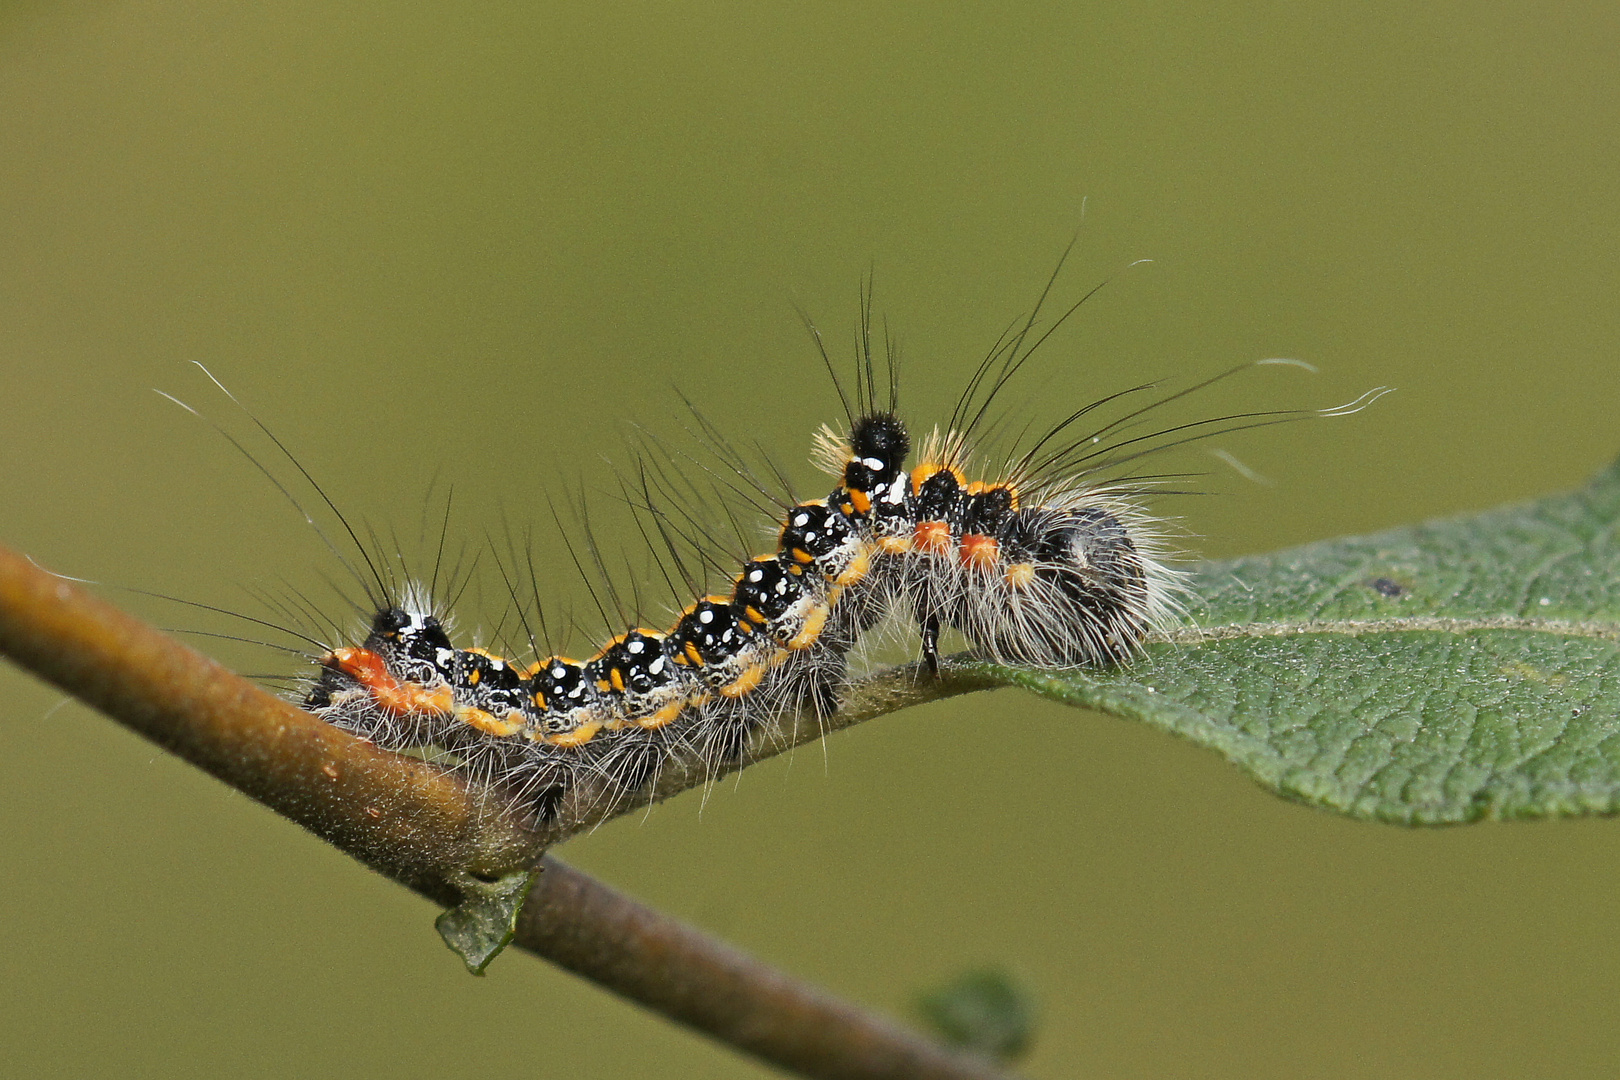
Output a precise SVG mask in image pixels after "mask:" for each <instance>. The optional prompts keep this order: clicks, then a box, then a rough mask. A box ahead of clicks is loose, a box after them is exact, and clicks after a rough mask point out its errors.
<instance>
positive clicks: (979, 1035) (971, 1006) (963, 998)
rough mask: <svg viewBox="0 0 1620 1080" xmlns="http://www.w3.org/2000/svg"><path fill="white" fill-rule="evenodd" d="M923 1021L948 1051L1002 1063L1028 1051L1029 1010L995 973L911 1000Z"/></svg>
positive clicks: (1026, 1000)
mask: <svg viewBox="0 0 1620 1080" xmlns="http://www.w3.org/2000/svg"><path fill="white" fill-rule="evenodd" d="M917 1008H918V1010H919V1011H920V1012H921V1013H922V1015H923V1019H925V1020H927V1021H928V1024H929V1026H930V1027H932V1028H933V1029H934V1030H935V1032H936V1033H937V1034H938V1035H939V1036H940V1038H941V1040H943V1041H944V1042H946V1043H949V1044H950V1045H951V1046H956V1047H960V1048H961V1049H963V1050H967V1051H969V1052H971V1053H975V1054H978V1055H980V1056H982V1057H987V1058H989V1059H990V1060H992V1061H999V1062H1008V1061H1013V1060H1015V1059H1017V1058H1018V1057H1020V1056H1022V1055H1023V1054H1024V1053H1025V1052H1026V1051H1028V1050H1029V1044H1030V1041H1031V1040H1032V1038H1033V1037H1034V1033H1035V1006H1034V1002H1033V1001H1032V1000H1031V998H1030V996H1029V994H1028V992H1027V991H1025V990H1024V988H1023V987H1022V986H1020V985H1019V984H1018V983H1017V982H1016V981H1015V980H1013V979H1012V977H1011V976H1009V975H1007V974H1006V973H1005V972H1001V971H972V972H968V973H966V974H964V975H961V976H959V977H958V978H956V979H953V980H952V981H951V982H949V983H946V984H945V985H944V986H941V987H938V988H937V989H934V990H930V991H929V992H927V993H926V994H923V995H921V996H920V997H919V998H918V999H917Z"/></svg>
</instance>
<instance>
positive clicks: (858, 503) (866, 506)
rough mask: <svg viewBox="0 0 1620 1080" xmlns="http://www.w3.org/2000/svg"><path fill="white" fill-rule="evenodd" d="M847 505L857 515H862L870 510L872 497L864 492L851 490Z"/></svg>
mask: <svg viewBox="0 0 1620 1080" xmlns="http://www.w3.org/2000/svg"><path fill="white" fill-rule="evenodd" d="M849 504H850V505H851V506H853V507H854V508H855V512H856V513H857V514H864V513H866V512H867V511H868V510H870V509H872V497H871V496H870V495H868V494H867V493H866V492H864V491H859V490H851V491H850V493H849Z"/></svg>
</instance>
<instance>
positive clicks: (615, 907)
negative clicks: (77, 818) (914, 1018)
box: [0, 548, 1004, 1080]
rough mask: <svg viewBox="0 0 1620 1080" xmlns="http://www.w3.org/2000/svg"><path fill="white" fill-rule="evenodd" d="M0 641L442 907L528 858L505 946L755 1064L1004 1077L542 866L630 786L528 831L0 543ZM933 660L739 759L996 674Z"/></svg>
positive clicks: (988, 1079) (665, 792)
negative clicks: (931, 668) (528, 876)
mask: <svg viewBox="0 0 1620 1080" xmlns="http://www.w3.org/2000/svg"><path fill="white" fill-rule="evenodd" d="M0 653H4V654H5V655H7V656H9V657H11V658H12V659H13V660H15V661H16V662H17V663H18V664H20V665H21V666H23V667H24V668H27V669H28V670H30V671H32V672H34V673H35V674H37V675H39V676H40V677H42V678H44V679H46V680H48V681H50V682H52V683H54V684H56V685H57V686H59V687H61V688H62V689H64V690H66V691H68V692H69V693H71V694H73V695H75V696H76V697H78V698H80V699H82V700H83V701H85V702H87V703H88V704H90V705H92V706H94V707H95V708H97V709H99V710H101V711H102V712H104V713H106V714H107V715H108V716H111V717H112V718H113V719H115V720H118V721H120V722H121V723H123V724H126V725H127V726H129V727H131V728H133V729H134V730H135V731H137V732H139V733H140V734H142V735H144V736H146V737H147V738H148V739H151V740H152V741H153V742H155V743H157V744H158V745H160V746H163V747H165V748H166V749H168V750H170V751H172V752H174V753H175V754H177V755H179V756H180V757H182V758H184V759H185V760H187V761H189V762H191V763H192V764H194V765H196V766H198V767H199V768H202V769H204V770H206V771H207V772H209V773H212V774H213V775H214V776H217V777H218V778H220V779H221V780H224V781H225V782H226V783H228V784H230V785H232V786H233V787H236V788H239V789H240V790H242V791H244V792H246V793H247V794H248V795H251V796H252V797H253V798H255V799H257V800H258V801H260V802H262V803H264V804H265V805H266V806H269V807H270V808H271V809H273V810H276V811H277V812H279V813H281V814H283V815H284V816H286V817H289V818H291V819H292V820H293V821H296V822H297V823H298V824H300V825H302V826H304V827H305V828H307V829H309V830H310V831H311V832H314V833H315V834H316V835H318V836H321V837H323V838H324V839H326V840H329V841H330V842H332V843H333V844H335V845H336V846H338V847H340V848H342V849H343V850H344V851H347V852H348V853H349V854H351V855H353V856H354V857H355V858H357V859H360V860H361V861H362V862H364V863H366V864H367V865H369V866H371V867H373V868H374V869H376V870H378V871H380V872H382V873H384V874H386V875H387V876H389V877H392V878H394V879H395V880H397V881H399V882H401V883H402V884H405V885H409V886H410V887H411V888H413V889H415V890H416V891H417V892H419V893H421V894H422V895H424V896H426V897H427V898H429V899H430V900H433V901H434V902H435V903H438V904H440V905H443V906H446V907H449V906H453V905H455V904H457V903H459V902H460V901H461V900H462V898H463V893H464V886H465V884H466V882H467V881H468V880H469V876H471V878H473V879H482V880H493V879H497V878H500V877H503V876H505V875H507V874H510V873H513V872H518V871H522V870H526V869H528V868H530V867H533V866H535V865H537V863H538V864H539V865H541V866H542V867H543V871H544V872H543V873H541V874H540V876H539V881H538V883H537V884H536V885H535V887H534V891H533V892H532V893H531V894H530V896H529V899H528V902H527V903H526V904H525V905H524V908H523V910H522V913H521V914H520V915H519V918H518V926H517V936H516V938H515V939H514V944H516V945H518V946H519V947H521V948H523V949H526V950H528V951H530V952H533V953H535V954H536V955H538V956H541V957H544V958H546V959H548V960H551V961H553V962H555V963H557V964H559V965H561V966H563V967H566V968H568V969H569V970H571V971H574V972H576V973H578V974H580V975H583V976H585V977H586V978H588V979H591V980H593V981H595V982H597V983H599V984H601V985H602V986H604V987H606V988H608V989H610V990H612V991H614V992H616V993H619V994H622V995H623V996H625V997H628V998H630V999H631V1000H634V1001H637V1002H640V1003H642V1004H644V1005H646V1006H647V1007H649V1008H651V1009H654V1010H656V1011H658V1012H660V1013H662V1014H663V1015H665V1016H668V1017H670V1018H671V1019H674V1020H676V1021H678V1022H680V1023H683V1024H686V1025H688V1026H690V1027H693V1028H696V1029H697V1030H699V1031H702V1032H705V1033H707V1034H709V1035H711V1036H713V1037H714V1038H716V1039H719V1040H721V1041H723V1042H725V1043H727V1044H729V1045H731V1046H734V1047H736V1048H738V1049H740V1050H743V1051H746V1052H748V1053H751V1054H754V1055H755V1056H757V1057H759V1058H761V1059H763V1060H765V1061H767V1062H770V1063H772V1064H775V1065H777V1066H780V1067H783V1068H787V1069H791V1070H794V1071H797V1072H799V1073H801V1074H802V1075H805V1076H812V1077H823V1078H827V1080H834V1078H837V1080H856V1078H861V1080H865V1078H872V1080H876V1078H886V1080H902V1078H927V1080H932V1078H940V1080H994V1078H996V1077H999V1076H1003V1075H1004V1074H1002V1073H1000V1072H998V1071H996V1070H995V1069H994V1068H992V1067H991V1066H990V1065H988V1064H987V1063H984V1062H982V1061H979V1060H977V1059H971V1058H964V1057H960V1056H957V1055H955V1054H952V1053H950V1052H948V1051H946V1050H944V1049H942V1048H941V1047H939V1046H936V1045H935V1044H933V1043H931V1042H929V1041H927V1040H925V1039H923V1038H921V1037H919V1036H917V1035H914V1034H912V1033H910V1032H907V1031H905V1030H903V1029H901V1028H899V1027H896V1026H894V1025H892V1024H890V1023H888V1022H887V1021H884V1020H882V1019H879V1018H877V1017H874V1016H871V1015H868V1014H866V1013H863V1012H862V1011H860V1010H858V1009H856V1008H855V1007H853V1006H851V1005H848V1004H845V1003H843V1002H840V1001H838V1000H837V999H835V998H832V997H830V996H828V995H826V994H824V993H822V992H821V991H820V990H817V989H815V988H814V987H811V986H808V985H806V984H804V983H801V982H799V981H797V980H795V979H793V978H791V977H789V976H788V975H786V974H783V973H781V972H778V971H776V970H774V969H772V968H769V967H767V966H765V965H763V964H761V963H759V962H758V961H756V960H753V959H752V958H750V957H748V956H745V955H744V954H742V953H740V952H738V951H736V950H734V949H732V948H731V947H730V946H727V945H725V944H723V943H721V942H718V941H716V940H714V939H712V938H710V937H708V936H706V935H704V934H702V933H700V932H699V931H697V930H695V929H693V928H691V927H688V926H685V925H683V924H681V923H679V922H676V921H675V920H672V919H669V918H666V917H664V916H663V915H660V914H658V913H657V912H654V911H651V910H649V909H647V908H645V907H643V906H641V905H640V904H637V903H636V902H635V901H633V900H631V899H629V898H628V897H625V896H623V895H621V894H619V893H617V892H615V891H614V890H612V889H609V888H608V887H607V886H605V885H603V884H601V883H599V882H597V881H595V880H593V879H592V878H590V877H588V876H587V875H585V874H581V873H580V872H578V871H577V870H573V869H570V868H568V867H566V866H564V865H563V864H561V863H558V862H556V861H555V860H552V859H550V858H545V859H544V860H543V861H542V859H541V857H542V852H543V850H544V848H545V847H546V845H547V844H548V843H550V842H554V841H555V840H557V839H561V838H562V836H564V835H567V834H568V833H569V832H572V831H577V830H578V829H579V828H583V827H586V826H587V825H589V824H594V823H595V822H596V821H600V820H603V819H604V818H606V817H608V816H611V813H617V812H624V811H626V810H628V809H631V808H632V805H624V804H626V803H630V802H631V800H624V799H620V800H609V802H615V803H617V804H618V805H614V806H613V807H612V810H611V812H609V810H608V809H607V808H606V806H604V805H602V804H603V803H604V799H603V798H602V797H601V795H602V793H600V792H599V793H597V795H596V796H595V797H594V801H593V799H592V797H591V796H590V795H589V793H582V794H581V795H580V797H579V800H578V801H576V804H575V810H574V813H573V817H572V819H571V820H572V825H571V827H570V828H568V829H566V830H564V829H560V828H554V829H549V830H547V831H546V832H544V833H540V832H536V831H534V830H533V829H532V828H530V827H529V826H528V825H527V824H526V823H525V822H524V820H523V818H522V816H521V815H520V814H517V813H514V812H513V811H512V810H511V809H510V808H509V807H507V806H506V805H504V804H503V803H502V802H501V801H500V800H498V799H493V798H490V797H489V794H488V793H487V792H481V791H475V790H472V789H470V788H469V787H468V786H467V785H466V784H464V783H463V782H462V781H461V780H460V778H458V777H457V776H455V775H454V774H451V773H447V772H445V771H443V770H441V769H439V768H437V767H435V766H432V765H428V764H425V763H423V762H420V761H417V760H415V759H412V758H408V757H404V756H401V755H398V754H391V753H388V752H385V751H382V750H379V749H377V748H376V747H375V746H372V745H371V744H369V743H366V742H363V741H361V740H359V739H356V738H354V737H353V736H350V735H348V734H347V733H345V732H342V731H339V730H338V729H336V728H334V727H332V726H330V725H329V724H326V723H325V722H323V721H322V720H320V719H319V718H317V717H315V716H311V715H310V714H308V713H306V712H304V711H302V710H301V709H297V708H295V707H294V706H292V705H291V704H289V703H287V702H285V701H282V700H281V699H280V698H276V697H273V696H271V695H270V694H267V693H265V692H264V691H263V690H261V689H259V688H258V687H257V686H254V685H253V684H252V683H250V682H248V681H247V680H245V679H242V678H240V677H239V676H237V675H235V674H233V673H231V672H230V671H228V670H226V669H225V668H223V667H221V666H220V665H219V664H217V663H215V662H214V661H212V660H210V659H208V658H207V657H205V656H202V655H201V654H200V653H197V652H195V651H193V650H192V649H190V648H189V647H187V646H185V645H183V644H181V643H180V642H178V641H176V640H174V639H173V638H170V637H168V636H167V635H166V634H163V633H161V632H159V631H158V630H156V629H154V628H152V627H150V626H148V625H146V624H145V623H142V622H140V621H139V620H137V619H135V618H133V617H131V616H129V615H126V614H124V613H123V612H121V611H119V610H118V609H117V608H114V607H112V606H111V605H109V604H107V603H106V602H104V601H102V600H100V599H98V598H96V597H94V596H91V595H90V594H88V593H86V592H84V591H83V590H81V589H79V588H78V587H76V586H75V585H73V584H71V583H70V582H68V581H66V580H64V579H62V578H60V577H57V576H55V575H52V574H49V573H47V572H45V571H43V570H41V569H40V568H39V567H37V566H35V565H34V564H33V563H32V562H30V561H29V560H27V559H26V558H24V557H22V556H20V555H18V554H16V553H14V552H11V551H9V550H7V549H4V548H0ZM942 670H946V671H948V677H947V678H945V679H942V680H940V681H938V682H935V681H933V680H922V681H919V680H918V679H917V677H916V673H915V672H910V671H907V670H906V669H901V670H900V671H897V672H889V673H885V674H883V675H880V676H877V677H875V678H873V679H870V680H867V681H866V682H864V683H862V684H860V685H859V686H858V687H857V689H856V690H855V692H854V693H853V695H852V696H851V698H850V700H849V702H848V704H847V706H846V708H845V709H844V710H841V711H840V713H839V714H838V715H837V716H835V717H832V718H827V719H824V720H822V721H820V722H818V721H816V720H814V719H805V718H792V719H790V720H788V721H784V723H783V724H782V725H781V726H780V727H779V728H778V730H776V731H773V732H769V733H766V734H765V735H764V736H762V738H761V739H760V740H759V741H758V742H757V743H756V745H755V746H753V747H751V748H750V750H749V752H748V755H747V758H746V761H747V762H752V761H757V760H760V759H762V758H765V757H769V756H771V755H772V754H774V753H780V752H781V751H783V750H785V749H788V748H789V747H790V746H795V745H798V744H799V743H802V742H805V741H809V740H810V739H813V738H816V737H819V736H820V735H821V734H822V733H823V732H824V731H826V730H831V729H833V728H842V727H847V726H849V725H850V724H853V723H858V722H860V721H861V720H865V719H870V718H871V717H874V716H878V715H881V714H882V713H885V712H889V711H892V710H894V709H896V708H900V707H902V706H905V705H910V704H915V703H917V702H920V701H926V700H932V699H934V698H939V697H945V696H949V695H951V694H956V693H963V692H966V691H969V690H976V689H983V688H986V687H988V686H991V685H994V684H993V683H992V682H991V681H990V679H989V678H988V676H986V675H983V674H976V673H975V672H974V671H973V670H972V669H971V668H969V667H968V666H966V665H959V666H952V667H950V668H948V669H942ZM738 767H741V765H739V766H738ZM712 778H713V776H712V774H711V773H707V772H705V771H704V770H703V769H702V768H701V764H700V763H686V764H682V763H677V764H676V766H675V767H673V768H671V769H668V770H665V773H664V775H662V776H661V777H660V780H659V784H658V786H657V789H656V791H654V792H653V794H652V798H655V799H661V798H667V797H668V796H669V795H672V794H674V793H675V792H676V791H679V790H684V789H685V788H687V787H692V786H696V785H698V784H701V783H703V782H705V781H707V780H710V779H712ZM645 803H646V800H645V799H638V800H635V801H634V803H633V805H645ZM593 806H595V807H598V809H590V808H591V807H593Z"/></svg>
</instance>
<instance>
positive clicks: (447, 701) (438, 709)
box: [321, 647, 456, 716]
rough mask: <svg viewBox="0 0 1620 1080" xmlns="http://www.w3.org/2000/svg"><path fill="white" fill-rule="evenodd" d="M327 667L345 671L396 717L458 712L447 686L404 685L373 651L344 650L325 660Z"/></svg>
mask: <svg viewBox="0 0 1620 1080" xmlns="http://www.w3.org/2000/svg"><path fill="white" fill-rule="evenodd" d="M321 664H322V665H323V666H324V667H329V668H332V669H334V670H336V671H341V672H342V673H343V674H345V675H347V676H348V677H349V678H351V679H353V680H354V681H355V682H357V683H359V684H360V685H361V686H363V687H365V688H366V690H367V691H368V692H369V693H370V694H371V699H372V700H373V701H375V702H376V703H377V705H378V707H380V708H382V709H383V710H384V711H386V712H389V713H392V714H393V715H395V716H408V715H410V714H412V713H428V714H430V715H439V716H442V715H444V714H446V713H448V712H450V711H451V710H452V709H454V708H455V704H456V699H455V694H454V693H453V692H452V691H451V689H450V688H449V687H448V686H446V685H444V684H443V683H441V684H439V685H438V686H423V685H422V684H421V683H413V682H400V681H399V680H398V679H396V678H394V676H392V675H390V674H389V673H388V665H387V664H386V663H385V662H384V661H383V658H382V657H381V656H378V655H377V654H376V653H374V652H372V651H371V650H370V649H360V648H354V647H344V648H341V649H334V650H333V651H331V652H329V653H327V654H326V655H325V656H323V657H321Z"/></svg>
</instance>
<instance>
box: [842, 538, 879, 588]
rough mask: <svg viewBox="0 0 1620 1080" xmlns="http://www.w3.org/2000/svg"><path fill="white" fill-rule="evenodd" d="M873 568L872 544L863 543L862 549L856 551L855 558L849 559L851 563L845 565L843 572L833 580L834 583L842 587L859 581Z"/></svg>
mask: <svg viewBox="0 0 1620 1080" xmlns="http://www.w3.org/2000/svg"><path fill="white" fill-rule="evenodd" d="M871 569H872V546H871V545H870V544H862V545H861V550H860V551H859V552H857V553H856V555H855V557H854V558H853V559H851V560H849V565H848V566H846V567H844V569H843V571H842V572H841V573H839V574H837V575H835V576H834V577H833V579H832V582H833V584H834V585H837V586H839V587H840V588H842V587H843V586H846V585H853V584H855V583H856V582H857V581H859V580H861V578H863V577H865V576H866V575H867V572H868V571H870V570H871Z"/></svg>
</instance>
